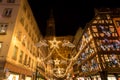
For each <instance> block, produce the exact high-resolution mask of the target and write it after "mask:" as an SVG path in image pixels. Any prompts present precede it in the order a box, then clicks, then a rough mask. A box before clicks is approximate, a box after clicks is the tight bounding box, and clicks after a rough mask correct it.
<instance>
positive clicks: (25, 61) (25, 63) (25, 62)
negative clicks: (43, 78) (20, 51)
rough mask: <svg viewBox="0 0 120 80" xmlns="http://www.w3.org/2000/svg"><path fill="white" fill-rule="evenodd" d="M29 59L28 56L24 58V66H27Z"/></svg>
mask: <svg viewBox="0 0 120 80" xmlns="http://www.w3.org/2000/svg"><path fill="white" fill-rule="evenodd" d="M27 58H28V56H27V55H25V58H24V65H27Z"/></svg>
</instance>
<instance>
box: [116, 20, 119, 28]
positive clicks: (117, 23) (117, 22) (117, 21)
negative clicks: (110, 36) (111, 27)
mask: <svg viewBox="0 0 120 80" xmlns="http://www.w3.org/2000/svg"><path fill="white" fill-rule="evenodd" d="M116 25H117V28H118V27H120V20H116Z"/></svg>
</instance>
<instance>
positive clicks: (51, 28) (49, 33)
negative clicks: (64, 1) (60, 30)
mask: <svg viewBox="0 0 120 80" xmlns="http://www.w3.org/2000/svg"><path fill="white" fill-rule="evenodd" d="M54 36H55V20H54V17H53V10H52V9H51V10H50V17H49V19H48V20H47V29H46V37H54Z"/></svg>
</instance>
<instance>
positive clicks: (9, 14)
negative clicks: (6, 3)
mask: <svg viewBox="0 0 120 80" xmlns="http://www.w3.org/2000/svg"><path fill="white" fill-rule="evenodd" d="M11 14H12V8H5V9H4V12H3V16H5V17H11Z"/></svg>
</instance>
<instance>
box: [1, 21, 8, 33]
mask: <svg viewBox="0 0 120 80" xmlns="http://www.w3.org/2000/svg"><path fill="white" fill-rule="evenodd" d="M7 27H8V24H4V23H0V34H5V33H6V30H7Z"/></svg>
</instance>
